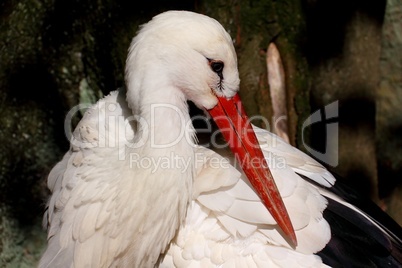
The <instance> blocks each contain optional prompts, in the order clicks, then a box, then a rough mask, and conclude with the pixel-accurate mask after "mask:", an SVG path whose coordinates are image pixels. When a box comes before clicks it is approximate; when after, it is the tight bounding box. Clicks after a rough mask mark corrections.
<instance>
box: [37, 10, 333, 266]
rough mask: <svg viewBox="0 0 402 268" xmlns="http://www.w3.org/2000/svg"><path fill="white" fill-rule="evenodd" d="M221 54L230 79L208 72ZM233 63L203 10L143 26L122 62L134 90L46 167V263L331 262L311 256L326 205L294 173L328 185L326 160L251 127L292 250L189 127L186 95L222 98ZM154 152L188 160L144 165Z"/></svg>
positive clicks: (232, 84)
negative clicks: (292, 236) (282, 209)
mask: <svg viewBox="0 0 402 268" xmlns="http://www.w3.org/2000/svg"><path fill="white" fill-rule="evenodd" d="M214 59H219V60H221V61H222V62H224V68H223V73H222V76H223V77H224V78H223V79H221V78H220V77H219V76H218V75H216V73H215V72H213V71H211V66H210V65H209V64H208V63H210V60H214ZM236 65H237V61H236V54H235V52H234V48H233V45H232V43H231V40H230V37H229V35H228V34H227V33H226V32H225V31H224V29H223V28H222V26H220V24H219V23H218V22H216V21H215V20H213V19H210V18H208V17H206V16H203V15H199V14H195V13H191V12H166V13H163V14H161V15H159V16H157V17H155V18H154V19H153V20H152V21H151V22H150V23H148V24H146V25H145V26H143V28H142V29H141V31H140V32H139V34H138V36H137V37H136V38H135V39H134V40H133V43H132V45H131V47H130V53H129V57H128V59H127V67H126V80H127V81H126V82H127V93H125V92H124V91H123V90H119V91H115V92H112V93H111V94H110V95H109V96H107V97H105V98H104V99H102V100H100V101H99V102H98V103H97V104H96V105H94V106H93V107H92V108H90V109H89V110H88V111H87V112H86V114H85V116H84V118H83V119H82V120H81V121H80V123H79V125H78V126H77V128H76V129H75V131H74V134H73V139H72V141H71V148H70V150H69V152H67V153H66V155H65V156H64V158H63V159H62V161H61V162H59V163H58V164H57V165H56V166H55V167H54V168H53V170H52V171H51V173H50V175H49V178H48V187H49V189H50V190H51V192H52V196H51V198H50V200H49V204H48V210H47V212H46V215H45V220H46V224H47V225H48V228H49V230H48V242H49V245H48V247H47V250H46V251H45V253H44V255H43V257H42V259H41V262H40V265H39V266H40V267H76V268H78V267H152V266H154V265H155V264H156V263H160V265H161V266H162V267H173V266H176V267H207V266H217V265H222V266H224V267H319V266H321V265H322V266H324V264H322V261H321V259H320V257H318V256H316V255H314V253H316V252H318V251H320V250H321V249H322V248H324V246H325V245H326V244H327V243H328V241H329V239H330V236H331V234H330V228H329V225H328V223H327V222H326V220H325V219H324V218H323V216H322V212H323V210H324V209H325V208H326V204H327V203H326V200H325V199H324V198H323V197H322V196H321V194H320V189H319V188H317V187H316V186H313V185H312V184H309V183H307V182H306V181H304V180H303V179H302V178H301V177H300V176H299V175H297V174H296V173H295V171H297V172H298V173H299V174H303V175H305V176H307V177H309V178H311V179H312V180H314V181H316V182H317V183H319V184H321V185H323V186H325V187H329V186H331V185H332V184H333V183H334V181H335V179H334V178H333V176H332V175H331V174H330V173H329V172H328V171H327V170H326V169H325V168H323V167H322V166H321V165H320V164H319V163H317V162H316V161H315V160H313V159H312V158H310V157H309V156H307V155H305V154H304V153H302V152H301V151H299V150H297V149H295V148H293V147H291V146H290V145H289V144H287V143H286V142H284V141H282V140H281V139H280V138H278V137H277V136H275V135H274V134H271V133H269V132H267V131H265V130H261V129H258V128H255V131H256V134H257V138H258V141H259V142H260V144H261V147H262V150H263V152H264V155H265V157H266V158H267V159H268V164H269V165H270V169H271V171H272V174H273V176H274V179H275V181H276V184H277V186H278V188H279V191H280V194H281V196H282V198H283V200H284V203H285V205H286V208H287V210H288V213H289V215H290V218H291V220H292V224H293V227H294V229H295V233H296V237H297V240H298V245H297V247H296V248H292V246H291V243H289V241H287V239H286V238H285V236H284V235H283V233H282V231H281V230H280V228H279V227H278V225H277V224H276V221H275V220H274V219H273V217H272V216H271V214H270V213H269V212H268V211H267V209H266V208H265V206H264V205H263V204H262V203H261V200H260V198H259V196H258V195H257V194H256V193H255V192H254V190H253V189H252V188H251V186H250V184H249V182H248V180H247V178H246V177H245V176H244V175H243V174H242V173H241V172H240V171H239V170H241V169H239V170H238V169H236V168H234V167H233V166H232V165H229V164H228V165H222V163H223V164H224V163H225V161H227V160H225V159H223V157H222V156H220V155H219V154H217V153H215V152H213V151H212V150H210V149H207V148H204V147H201V146H197V145H194V143H193V141H194V137H193V136H194V129H193V127H192V125H191V124H188V125H186V126H183V125H182V123H183V122H189V120H190V118H189V114H188V107H187V104H186V100H187V99H188V100H191V101H193V102H194V103H195V104H196V105H197V106H198V107H201V108H203V109H207V110H208V109H211V108H212V107H214V106H215V105H216V103H217V96H218V97H221V96H224V97H227V98H230V97H232V96H234V94H235V93H236V92H237V91H238V85H239V78H238V71H237V66H236ZM156 104H163V105H160V106H155V105H156ZM169 105H171V106H169ZM172 107H177V108H172ZM134 116H138V117H134ZM139 118H141V120H143V121H141V120H139ZM183 120H184V121H183ZM183 129H184V132H183V135H182V132H180V131H181V130H183ZM178 137H179V138H178ZM152 142H153V143H152ZM171 142H174V145H172V146H163V145H166V144H169V143H171ZM139 144H141V146H136V145H139ZM155 144H156V145H161V146H159V147H158V146H156V147H157V148H156V147H155V146H153V145H155ZM161 147H164V148H161ZM147 158H149V161H151V159H170V160H171V161H173V160H174V159H183V162H177V163H176V162H175V163H176V164H177V165H175V166H173V165H172V162H171V163H170V166H169V163H168V162H166V166H165V168H151V167H152V162H146V163H151V167H149V168H144V167H141V166H140V165H138V162H139V161H143V162H144V163H142V164H145V161H148V160H144V159H147ZM141 159H142V160H141ZM187 160H191V161H187ZM174 161H176V160H174ZM177 161H178V160H177ZM216 161H218V162H219V161H220V162H219V163H221V165H219V166H218V167H217V166H216V165H214V164H213V163H216ZM232 161H234V160H232ZM178 163H181V164H178ZM159 164H162V162H159ZM185 164H187V166H186V165H185ZM222 166H223V167H222ZM164 253H166V254H164Z"/></svg>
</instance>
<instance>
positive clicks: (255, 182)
mask: <svg viewBox="0 0 402 268" xmlns="http://www.w3.org/2000/svg"><path fill="white" fill-rule="evenodd" d="M217 98H218V100H219V101H218V104H217V105H216V106H215V107H214V108H212V109H210V110H208V112H209V114H210V115H211V116H212V118H214V121H215V122H216V124H217V125H218V127H219V128H220V129H221V131H222V134H223V136H224V137H225V139H226V141H227V142H228V143H229V146H230V148H231V150H232V152H233V153H234V154H235V156H236V159H237V161H239V163H240V165H241V167H242V169H243V171H244V173H245V174H246V176H247V178H248V179H249V181H250V183H251V185H252V186H253V187H254V189H255V191H256V192H257V194H258V195H259V197H260V198H261V200H262V202H263V203H264V205H265V207H266V208H267V209H268V211H269V212H270V213H271V215H272V217H273V218H274V219H275V221H276V222H277V223H278V225H279V227H280V228H281V229H282V231H283V232H284V233H285V235H286V236H288V238H289V239H290V240H291V241H292V243H293V244H294V246H296V245H297V239H296V234H295V231H294V229H293V226H292V223H291V221H290V218H289V215H288V212H287V211H286V207H285V205H284V204H283V200H282V198H281V196H280V194H279V191H278V188H277V187H276V184H275V181H274V179H273V177H272V174H271V171H270V170H269V168H268V165H267V162H266V160H265V158H264V155H263V153H262V151H261V148H260V145H259V143H258V141H257V137H256V135H255V133H254V130H253V128H252V127H251V123H250V122H249V119H248V117H247V115H246V113H245V111H244V109H243V105H242V103H241V101H240V98H239V95H238V94H236V95H235V96H234V97H233V98H231V99H226V98H224V97H217Z"/></svg>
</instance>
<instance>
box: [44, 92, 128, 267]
mask: <svg viewBox="0 0 402 268" xmlns="http://www.w3.org/2000/svg"><path fill="white" fill-rule="evenodd" d="M124 98H125V97H124V93H123V91H119V92H118V91H115V92H112V93H111V94H110V95H109V96H107V97H105V98H104V99H102V100H100V101H99V102H98V103H97V104H96V105H94V106H93V107H91V108H90V109H88V110H87V112H86V113H85V115H84V117H83V119H82V120H81V121H80V123H79V124H78V126H77V128H76V129H75V131H74V133H73V137H72V140H71V148H70V150H69V151H68V152H67V153H66V154H65V156H64V157H63V159H62V160H61V161H60V162H59V163H58V164H57V165H56V166H55V167H54V168H53V170H52V171H51V172H50V174H49V177H48V187H49V189H50V190H51V192H52V196H51V198H50V200H49V202H48V207H47V211H46V213H45V217H44V224H45V225H47V227H48V247H47V249H46V251H45V253H44V254H43V256H42V259H41V261H40V264H39V267H70V265H71V266H73V264H72V263H75V264H77V263H79V264H80V265H81V266H80V267H103V266H104V264H105V263H112V261H113V258H114V257H116V256H118V254H119V253H120V252H122V251H123V250H124V249H125V248H126V247H127V246H128V243H129V241H125V239H121V241H120V242H118V241H119V239H118V238H121V237H120V236H121V235H122V233H124V231H125V230H123V228H121V226H120V224H121V223H122V222H124V221H126V220H127V218H128V216H129V211H127V210H125V209H124V208H125V207H126V206H125V203H126V202H125V201H126V199H127V198H128V197H129V193H126V192H124V189H121V188H119V187H116V185H117V184H118V183H119V180H120V178H121V176H119V165H124V164H125V163H126V162H125V161H118V159H120V158H119V157H120V156H121V155H119V154H120V150H119V148H122V146H124V141H127V140H130V139H131V138H132V137H133V135H134V133H133V131H132V128H131V127H127V125H126V124H127V122H128V121H127V120H126V119H127V118H128V117H129V115H130V114H129V109H128V107H127V106H126V104H125V103H126V102H125V99H124ZM105 157H106V159H109V160H110V161H113V160H114V162H113V163H108V165H105ZM102 163H103V164H102ZM105 174H109V175H108V176H105ZM111 204H112V205H111ZM106 219H107V221H106ZM95 233H97V235H94V234H95ZM126 240H127V239H126ZM105 252H108V254H105ZM72 260H73V261H72ZM76 267H77V266H76Z"/></svg>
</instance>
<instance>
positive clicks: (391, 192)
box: [0, 0, 402, 267]
mask: <svg viewBox="0 0 402 268" xmlns="http://www.w3.org/2000/svg"><path fill="white" fill-rule="evenodd" d="M134 2H135V1H116V0H114V1H112V0H98V1H93V0H92V1H91V0H84V1H78V0H69V1H67V0H42V1H37V0H3V1H1V3H0V18H1V23H0V146H1V147H0V267H32V266H34V265H35V264H36V262H37V260H38V258H39V256H40V252H41V250H42V249H43V245H44V243H45V237H46V234H45V231H43V230H42V229H41V217H42V214H43V211H44V207H45V203H46V199H47V196H48V192H47V189H46V176H47V174H48V172H49V171H50V169H51V168H52V166H53V165H54V164H55V163H56V162H57V161H59V160H60V159H61V157H62V155H63V154H64V152H65V151H67V150H68V147H69V144H68V141H67V139H66V137H65V135H64V118H65V115H66V114H67V112H68V111H69V110H70V109H71V108H72V107H74V106H75V105H77V104H79V103H94V102H96V100H97V99H99V98H100V97H102V96H103V95H105V94H108V92H110V91H112V90H115V89H116V88H118V87H121V86H123V84H124V81H123V74H124V71H123V69H124V63H125V57H126V52H127V48H128V46H129V43H130V41H131V38H132V37H133V36H134V35H135V33H136V31H137V29H138V26H139V25H140V24H142V23H145V22H147V21H148V20H149V19H150V18H151V17H152V16H154V15H156V14H158V13H160V12H162V11H165V10H169V9H181V10H183V9H184V10H192V11H196V12H199V13H203V14H206V15H209V16H211V17H213V18H216V19H217V20H218V21H220V22H221V23H222V24H223V25H224V27H225V28H226V29H227V31H228V32H229V33H230V34H231V36H232V38H233V39H234V43H235V47H236V50H237V53H238V58H239V70H240V76H241V96H242V99H243V101H244V103H245V105H246V109H247V112H248V113H249V115H257V114H261V115H263V116H264V117H266V118H271V117H272V113H273V112H272V105H271V98H270V94H269V86H268V83H267V67H266V62H265V59H266V52H267V47H268V45H269V43H271V42H274V43H275V44H276V45H277V47H278V49H279V51H280V53H281V56H282V61H283V64H284V69H285V74H286V96H287V108H288V115H287V116H288V120H287V123H288V128H289V131H290V133H289V134H290V141H291V143H292V144H293V145H295V146H297V147H298V148H300V149H301V150H304V151H306V148H305V146H304V144H303V142H302V133H304V139H305V142H306V143H307V144H308V146H310V147H311V148H314V149H315V150H317V151H321V152H325V150H326V148H325V146H324V145H325V144H326V142H327V141H326V140H325V139H326V138H325V137H326V133H325V131H326V128H325V124H326V122H323V123H321V124H318V123H317V124H313V125H311V126H309V127H308V128H304V129H303V128H302V126H303V123H304V122H305V120H306V119H307V118H308V117H309V115H310V114H312V112H314V111H316V110H318V109H321V110H323V108H324V107H325V106H326V105H328V104H330V103H333V102H334V101H338V107H339V117H337V118H335V119H333V120H335V121H336V123H338V124H339V140H338V138H337V137H335V138H336V139H337V140H338V141H339V161H338V164H337V165H336V166H335V167H331V166H329V168H330V169H331V170H332V171H334V172H336V173H338V174H340V175H341V176H343V177H344V178H345V180H346V181H347V182H348V183H349V184H351V185H352V186H354V187H355V189H357V190H358V191H360V192H361V193H362V194H364V195H366V196H368V197H370V198H372V199H373V200H374V201H375V202H376V203H377V204H379V205H380V206H381V208H383V209H384V210H385V211H387V212H388V213H389V214H390V215H391V216H392V217H393V218H394V219H396V220H397V221H398V222H399V224H401V223H402V213H401V211H402V184H401V181H402V108H401V105H402V2H401V1H398V0H389V1H385V0H376V1H375V0H366V1H364V0H360V1H359V0H348V1H346V0H336V1H335V0H287V1H285V0H276V1H274V0H265V1H263V0H260V1H257V0H254V1H253V0H249V1H240V0H237V1H236V0H232V1H223V0H220V1H212V0H205V1H202V0H193V1H190V0H188V1H184V0H182V1H178V0H176V1H173V0H161V1H142V2H143V3H141V4H138V3H134ZM322 114H323V115H325V113H323V112H322ZM332 136H334V135H332Z"/></svg>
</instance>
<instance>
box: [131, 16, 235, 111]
mask: <svg viewBox="0 0 402 268" xmlns="http://www.w3.org/2000/svg"><path fill="white" fill-rule="evenodd" d="M151 70H152V71H151ZM151 73H152V74H153V76H154V77H149V78H150V79H152V81H155V80H158V79H159V80H160V81H163V83H170V85H168V86H174V87H176V88H179V89H180V90H181V91H182V92H183V93H184V95H185V97H186V98H187V99H188V100H191V101H192V102H194V103H195V104H196V105H197V106H198V107H199V108H203V109H211V108H212V107H214V106H215V105H216V104H217V102H218V99H217V96H219V97H227V98H231V97H233V96H234V95H235V94H236V92H237V91H238V90H239V82H240V80H239V73H238V70H237V57H236V52H235V50H234V47H233V43H232V39H231V38H230V36H229V34H228V33H227V32H226V31H225V29H224V28H223V27H222V25H221V24H220V23H219V22H217V21H216V20H214V19H212V18H210V17H207V16H205V15H201V14H197V13H193V12H187V11H168V12H165V13H162V14H160V15H158V16H156V17H154V18H153V19H152V20H151V21H150V22H148V23H147V24H145V25H143V26H142V27H141V29H140V31H139V33H138V35H137V36H136V37H135V38H134V39H133V42H132V44H131V47H130V50H129V57H128V59H127V63H126V82H127V84H128V85H127V86H128V88H129V90H137V88H138V87H142V86H143V85H139V84H140V83H142V82H144V81H145V80H144V77H146V76H147V74H151ZM132 81H133V82H132ZM131 83H135V85H133V84H131ZM161 86H167V85H161ZM134 101H135V100H134Z"/></svg>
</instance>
